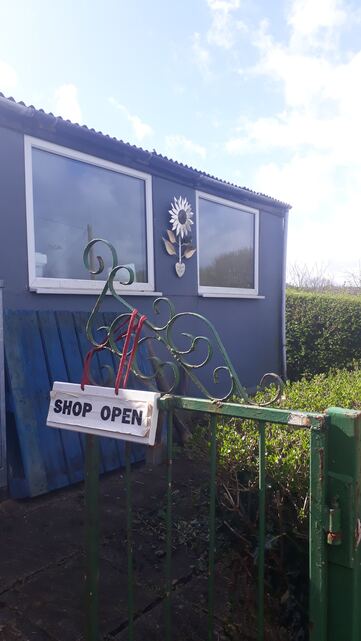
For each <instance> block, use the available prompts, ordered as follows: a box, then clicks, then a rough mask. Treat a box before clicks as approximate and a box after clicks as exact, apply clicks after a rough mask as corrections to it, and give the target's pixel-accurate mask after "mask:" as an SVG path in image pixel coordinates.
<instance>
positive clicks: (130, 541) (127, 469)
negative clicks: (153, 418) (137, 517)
mask: <svg viewBox="0 0 361 641" xmlns="http://www.w3.org/2000/svg"><path fill="white" fill-rule="evenodd" d="M131 457H132V445H131V443H130V442H129V441H126V442H125V487H126V512H127V565H128V595H127V596H128V639H129V641H133V634H134V577H133V523H132V521H133V519H132V478H131Z"/></svg>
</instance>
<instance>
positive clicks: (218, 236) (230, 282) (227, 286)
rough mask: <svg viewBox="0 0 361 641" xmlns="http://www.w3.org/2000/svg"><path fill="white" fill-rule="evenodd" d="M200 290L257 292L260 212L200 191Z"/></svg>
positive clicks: (239, 294)
mask: <svg viewBox="0 0 361 641" xmlns="http://www.w3.org/2000/svg"><path fill="white" fill-rule="evenodd" d="M197 207H198V215H197V219H198V247H199V251H198V268H199V293H200V294H204V295H207V294H209V295H212V294H213V295H225V296H247V295H248V296H256V295H257V294H258V215H259V212H258V211H257V210H256V209H251V208H250V207H246V206H243V205H239V204H238V203H234V202H230V201H228V200H224V199H223V198H216V197H213V196H209V195H208V194H203V193H198V194H197Z"/></svg>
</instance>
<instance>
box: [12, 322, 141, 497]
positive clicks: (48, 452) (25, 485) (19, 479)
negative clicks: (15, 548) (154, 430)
mask: <svg viewBox="0 0 361 641" xmlns="http://www.w3.org/2000/svg"><path fill="white" fill-rule="evenodd" d="M87 317H88V315H87V314H85V313H80V312H74V313H73V312H67V311H65V312H52V311H48V312H46V311H41V312H33V311H11V310H8V311H6V312H5V319H4V321H5V323H4V325H5V357H6V372H7V380H8V388H9V391H8V397H7V400H8V401H9V402H8V403H7V409H8V412H9V416H10V420H9V429H10V430H14V431H15V432H16V434H15V433H14V434H12V435H11V436H12V439H13V440H14V441H15V440H16V442H17V447H16V448H12V451H11V452H10V453H9V471H10V473H9V492H10V495H11V496H13V497H17V498H19V497H25V496H36V495H38V494H43V493H45V492H49V491H50V490H54V489H57V488H60V487H64V486H66V485H69V484H71V483H75V482H78V481H80V480H82V479H83V478H84V437H83V435H82V434H79V433H76V432H70V431H67V430H56V429H52V428H48V427H46V416H47V411H48V406H49V392H50V389H51V387H52V384H53V382H54V381H55V380H60V381H69V382H72V383H79V384H80V380H81V377H82V372H83V360H84V356H85V354H86V353H87V351H88V350H89V349H90V347H91V346H90V344H89V343H88V340H87V338H86V334H85V324H86V320H87ZM113 318H114V315H110V314H106V315H99V325H102V324H109V322H111V320H112V319H113ZM139 359H140V360H141V361H142V363H143V369H144V371H146V370H147V368H148V371H150V363H149V362H147V359H146V354H145V350H144V349H142V350H141V353H140V354H139ZM117 361H118V359H116V358H114V357H113V355H112V354H111V353H110V352H107V351H102V352H100V353H99V354H97V355H96V357H95V358H94V362H93V364H92V374H93V377H94V378H95V380H96V381H99V382H100V383H101V382H103V384H104V383H105V382H106V374H107V370H106V369H105V368H104V367H103V366H105V365H106V366H110V368H111V369H113V376H114V369H116V367H117V366H118V362H117ZM133 384H134V381H133ZM135 386H136V385H135ZM10 401H11V403H10ZM132 451H133V461H134V462H135V461H140V460H142V459H144V455H145V451H144V447H142V446H138V445H137V446H135V447H133V450H132ZM100 453H101V462H100V471H101V472H107V471H110V470H114V469H116V468H118V467H120V466H122V465H123V463H124V444H123V443H122V442H121V441H116V440H115V439H105V438H101V439H100ZM11 457H13V460H11ZM14 458H16V459H19V460H14Z"/></svg>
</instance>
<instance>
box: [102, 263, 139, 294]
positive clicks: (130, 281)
mask: <svg viewBox="0 0 361 641" xmlns="http://www.w3.org/2000/svg"><path fill="white" fill-rule="evenodd" d="M120 269H125V270H126V271H127V272H128V274H129V279H128V280H127V281H126V282H123V281H122V280H119V283H120V285H123V287H126V286H127V285H132V284H133V283H134V279H135V273H134V269H132V268H131V267H129V265H116V266H115V267H113V269H112V270H111V272H110V274H109V276H108V285H109V289H110V291H111V293H112V294H115V290H114V280H115V277H116V275H117V273H118V271H119V270H120Z"/></svg>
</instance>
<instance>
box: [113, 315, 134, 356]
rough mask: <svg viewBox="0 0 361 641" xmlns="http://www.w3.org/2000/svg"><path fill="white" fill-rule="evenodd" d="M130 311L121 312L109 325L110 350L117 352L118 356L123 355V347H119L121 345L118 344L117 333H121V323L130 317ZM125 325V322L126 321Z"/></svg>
mask: <svg viewBox="0 0 361 641" xmlns="http://www.w3.org/2000/svg"><path fill="white" fill-rule="evenodd" d="M130 316H131V315H130V313H128V312H127V313H124V314H119V315H118V316H117V317H116V318H115V319H114V320H113V322H112V324H111V325H110V326H109V329H108V343H109V347H110V350H111V351H112V352H113V353H114V354H116V355H117V356H122V354H123V352H122V350H121V349H119V345H117V340H116V338H117V334H118V333H119V329H120V328H119V325H120V324H121V323H122V321H126V320H127V319H129V318H130ZM124 325H125V323H124Z"/></svg>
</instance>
